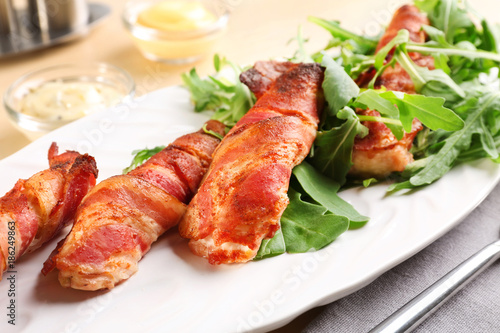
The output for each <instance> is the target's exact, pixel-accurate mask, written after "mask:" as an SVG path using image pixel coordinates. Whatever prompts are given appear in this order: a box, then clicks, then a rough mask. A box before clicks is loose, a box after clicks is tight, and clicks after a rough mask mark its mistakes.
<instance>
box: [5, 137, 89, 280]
mask: <svg viewBox="0 0 500 333" xmlns="http://www.w3.org/2000/svg"><path fill="white" fill-rule="evenodd" d="M48 159H49V165H50V168H49V169H47V170H44V171H41V172H38V173H36V174H35V175H33V176H32V177H31V178H29V179H27V180H24V179H20V180H18V181H17V183H16V184H15V185H14V188H13V189H12V190H10V191H9V192H7V193H6V194H5V195H4V196H3V197H2V198H0V279H1V277H2V273H3V272H4V271H5V270H6V269H7V268H8V267H9V263H13V260H12V259H17V258H19V257H20V256H22V255H23V254H24V253H27V252H32V251H34V250H36V249H37V248H39V247H40V246H42V245H43V244H44V243H45V242H47V241H48V240H50V239H51V238H52V237H54V236H55V235H56V234H57V233H58V232H59V231H60V230H61V229H62V228H63V227H64V226H66V225H67V224H69V223H71V222H72V221H73V217H74V214H75V212H76V209H77V207H78V204H79V203H80V201H81V200H82V198H83V197H84V196H85V194H87V192H88V191H89V190H90V189H91V188H92V187H93V186H94V185H95V182H96V177H97V167H96V164H95V160H94V158H93V157H91V156H89V155H87V154H85V155H81V154H79V153H77V152H75V151H67V152H65V153H62V154H60V155H58V148H57V145H56V144H55V143H52V145H51V146H50V149H49V153H48ZM9 236H10V237H9ZM13 245H14V246H13Z"/></svg>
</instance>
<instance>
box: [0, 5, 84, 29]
mask: <svg viewBox="0 0 500 333" xmlns="http://www.w3.org/2000/svg"><path fill="white" fill-rule="evenodd" d="M88 22H89V5H88V3H87V0H0V35H4V36H5V35H8V34H15V35H20V34H21V35H22V37H24V38H29V35H30V34H31V35H34V34H36V33H37V32H41V33H46V34H50V33H56V34H57V33H60V32H63V31H74V30H78V29H81V28H83V27H85V26H86V25H87V24H88ZM26 33H28V36H26Z"/></svg>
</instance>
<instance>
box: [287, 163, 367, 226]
mask: <svg viewBox="0 0 500 333" xmlns="http://www.w3.org/2000/svg"><path fill="white" fill-rule="evenodd" d="M293 174H294V176H295V177H297V180H298V181H299V184H300V186H301V187H302V189H303V190H304V191H305V193H307V194H308V195H309V196H310V197H311V199H313V200H314V201H315V202H317V203H319V204H321V205H322V206H323V207H325V208H326V209H328V211H330V212H332V213H333V214H335V215H339V216H345V217H347V218H348V219H349V220H350V221H351V224H352V225H351V227H356V228H359V227H360V226H362V225H364V224H365V223H366V222H368V220H369V218H368V217H366V216H364V215H361V214H360V213H358V212H357V211H356V210H355V209H354V207H353V206H352V205H351V204H349V203H348V202H346V201H345V200H343V199H342V198H340V197H339V196H338V195H337V192H338V190H339V189H340V184H339V183H337V182H335V181H334V180H332V179H330V178H328V177H326V176H324V175H322V174H321V173H319V172H318V171H317V170H316V169H315V168H314V167H313V166H312V165H310V164H309V163H307V162H302V163H301V164H299V165H297V166H296V167H295V168H294V169H293Z"/></svg>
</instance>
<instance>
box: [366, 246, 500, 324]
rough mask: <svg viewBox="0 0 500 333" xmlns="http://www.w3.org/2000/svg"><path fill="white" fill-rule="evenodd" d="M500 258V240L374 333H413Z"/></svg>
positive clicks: (433, 286) (469, 260)
mask: <svg viewBox="0 0 500 333" xmlns="http://www.w3.org/2000/svg"><path fill="white" fill-rule="evenodd" d="M499 258H500V240H499V241H496V242H494V243H492V244H490V245H488V246H486V247H485V248H483V249H482V250H481V251H479V252H477V253H476V254H474V255H473V256H472V257H470V258H469V259H467V260H466V261H464V262H463V263H461V264H460V265H458V266H457V267H455V268H454V269H453V270H452V271H451V272H449V273H448V274H446V275H445V276H444V277H442V278H441V279H440V280H438V281H437V282H436V283H434V284H433V285H432V286H430V287H429V288H427V289H426V290H424V291H423V292H422V293H420V294H419V295H418V296H417V297H415V298H414V299H413V300H411V301H410V302H408V303H407V304H405V305H404V306H403V307H402V308H400V309H399V310H398V311H396V312H395V313H394V314H392V315H391V316H390V317H388V318H387V319H386V320H384V321H383V322H381V323H380V324H379V325H377V326H376V327H375V328H373V329H372V330H371V331H370V333H396V332H397V333H402V332H410V331H411V330H413V329H414V328H415V327H417V326H418V325H419V324H420V323H421V322H422V321H424V320H425V319H426V318H427V317H428V316H429V315H431V314H432V313H433V312H434V311H436V310H437V309H438V308H439V307H440V306H441V305H442V304H443V303H444V302H446V301H447V300H448V299H450V298H451V297H452V296H453V295H455V293H456V292H458V291H459V290H460V289H461V288H462V287H463V286H465V285H466V284H467V283H468V282H469V281H471V280H472V279H474V278H475V277H476V276H477V275H478V274H479V273H481V272H482V271H483V270H485V269H486V268H487V267H488V266H490V265H491V264H492V263H493V262H495V261H496V260H497V259H499Z"/></svg>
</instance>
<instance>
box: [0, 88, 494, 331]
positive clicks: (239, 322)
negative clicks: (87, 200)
mask: <svg viewBox="0 0 500 333" xmlns="http://www.w3.org/2000/svg"><path fill="white" fill-rule="evenodd" d="M134 103H136V102H134ZM206 119H207V116H206V115H203V114H196V113H194V112H193V111H192V106H191V105H190V103H189V96H188V93H187V92H186V91H185V90H184V89H182V88H180V87H172V88H167V89H162V90H159V91H155V92H153V93H151V94H149V95H146V96H145V97H144V98H143V99H142V100H141V101H139V102H138V103H136V105H132V106H130V107H127V106H120V107H117V108H115V109H111V110H108V111H106V112H104V113H100V114H95V115H92V116H90V117H87V118H84V119H81V120H79V121H77V122H74V123H72V124H70V125H68V126H66V127H63V128H61V129H59V130H57V131H55V132H52V133H50V134H49V135H47V136H45V137H42V138H41V139H39V140H38V141H35V142H34V143H32V144H31V145H29V146H27V147H26V148H24V149H22V150H21V151H19V152H17V153H16V154H14V155H12V156H10V157H8V158H6V159H4V160H2V161H0V174H1V175H2V178H1V179H0V193H5V192H6V191H7V190H9V189H10V188H11V187H12V186H13V185H14V182H15V181H16V180H17V179H18V178H27V177H29V176H30V175H32V174H33V173H35V172H37V171H39V170H42V169H45V168H46V167H47V162H46V154H47V150H48V148H49V145H50V143H51V142H52V141H57V142H58V143H59V145H60V148H61V149H79V150H81V151H88V152H90V153H91V154H92V155H94V156H95V158H96V160H97V164H98V167H99V172H100V173H99V180H102V179H105V178H107V177H109V176H111V175H114V174H117V173H120V172H121V170H122V168H123V167H126V166H127V165H128V164H129V162H130V160H131V151H132V150H134V149H138V148H143V147H146V146H147V147H154V146H156V145H166V144H168V143H170V142H171V141H173V140H174V139H175V138H176V137H178V136H179V135H181V134H184V133H188V132H191V131H193V130H197V129H198V128H199V127H200V126H201V124H202V123H203V122H204V121H205V120H206ZM499 179H500V168H499V167H498V166H497V165H494V164H493V163H491V162H489V161H486V160H484V161H480V162H477V163H474V164H468V165H464V166H461V167H459V168H456V169H454V170H452V171H451V172H450V173H449V174H447V175H446V176H445V177H444V178H443V179H441V180H440V181H438V182H437V183H435V184H433V185H431V186H428V187H426V188H423V189H421V190H419V191H416V192H414V193H412V194H410V195H393V196H388V197H385V196H384V195H385V190H386V187H387V186H386V185H378V186H374V187H372V188H368V189H351V190H348V191H345V192H343V193H342V196H343V197H344V198H345V199H347V200H348V201H350V202H351V203H353V204H354V206H355V207H356V208H357V209H358V210H359V211H360V212H361V213H363V214H366V215H368V216H370V217H371V221H370V222H369V223H368V224H367V225H366V226H365V227H364V228H361V229H359V230H355V231H348V232H346V233H345V234H343V235H342V236H341V237H340V238H339V239H338V240H337V241H335V242H334V243H333V244H331V245H330V246H328V247H327V248H325V249H323V250H321V251H318V252H315V253H307V254H295V255H288V254H287V255H282V256H279V257H275V258H271V259H266V260H263V261H259V262H250V263H247V264H241V265H226V266H220V267H213V266H210V265H209V264H208V263H207V262H206V260H205V259H202V258H198V257H195V256H194V255H192V254H191V253H190V252H189V249H188V247H187V242H186V241H185V240H183V239H181V238H180V237H179V236H178V235H177V233H176V232H175V230H172V231H170V232H168V233H167V234H166V235H165V236H163V237H162V238H160V239H159V241H158V242H156V243H155V244H153V247H152V249H151V251H150V252H149V253H148V254H147V255H146V256H145V258H144V259H143V260H142V261H141V263H140V264H139V272H138V273H137V274H135V275H134V276H133V277H132V278H130V279H129V280H128V281H126V282H125V283H123V284H121V285H119V286H118V287H116V288H115V289H113V290H112V291H110V292H84V291H76V290H71V289H64V288H62V287H61V286H60V285H59V283H58V281H57V276H56V273H55V272H52V273H51V274H50V275H49V276H47V277H43V276H42V275H41V274H40V273H39V271H40V268H41V266H42V263H43V262H44V260H45V259H46V258H47V257H48V255H49V253H50V252H51V251H52V249H53V248H54V247H55V245H56V243H57V240H54V241H52V242H50V243H49V244H48V245H47V246H45V247H43V248H42V249H41V250H40V251H38V252H36V253H34V254H32V255H28V256H26V257H23V258H22V259H21V260H20V261H19V262H18V263H17V264H16V271H17V274H16V275H15V282H16V285H15V292H16V297H15V302H16V303H15V304H16V326H15V327H12V326H11V325H8V324H7V319H8V318H7V317H6V313H7V310H6V307H7V306H8V305H9V303H8V302H10V299H13V298H11V297H8V289H9V283H8V281H7V280H5V279H4V280H3V281H1V282H0V309H2V310H1V311H0V318H1V319H0V320H1V322H0V328H1V329H0V331H1V332H6V331H7V332H8V331H10V330H12V331H16V332H20V331H23V332H40V331H41V330H43V331H46V332H92V333H95V332H235V331H246V330H256V331H265V330H269V329H272V328H277V327H279V326H281V325H284V324H286V323H287V322H289V321H290V320H292V319H293V318H294V317H295V316H297V315H299V314H300V313H302V312H304V311H306V310H308V309H310V308H312V307H314V306H318V305H322V304H326V303H329V302H332V301H334V300H336V299H339V298H341V297H344V296H346V295H348V294H350V293H352V292H354V291H356V290H358V289H360V288H361V287H363V286H365V285H367V284H368V283H370V282H371V281H372V280H373V279H375V278H376V277H377V276H379V275H380V274H382V273H383V272H385V271H387V270H388V269H390V268H391V267H393V266H395V265H396V264H398V263H399V262H401V261H403V260H405V259H406V258H408V257H410V256H411V255H413V254H415V253H416V252H417V251H419V250H420V249H422V248H423V247H425V246H426V245H428V244H429V243H431V242H432V241H434V240H435V239H437V238H438V237H440V236H441V235H443V234H444V233H445V232H446V231H447V230H449V229H451V228H452V227H453V226H454V225H456V224H457V223H458V222H459V221H460V220H461V219H462V218H463V217H464V216H466V215H467V214H468V213H469V212H470V211H471V210H472V209H474V207H476V205H477V204H479V202H481V200H482V199H483V198H484V197H485V196H486V195H487V194H488V193H489V192H490V191H491V190H492V188H493V187H494V186H495V184H496V183H497V182H498V180H499ZM5 277H7V275H6V276H5ZM41 328H43V329H41Z"/></svg>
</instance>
